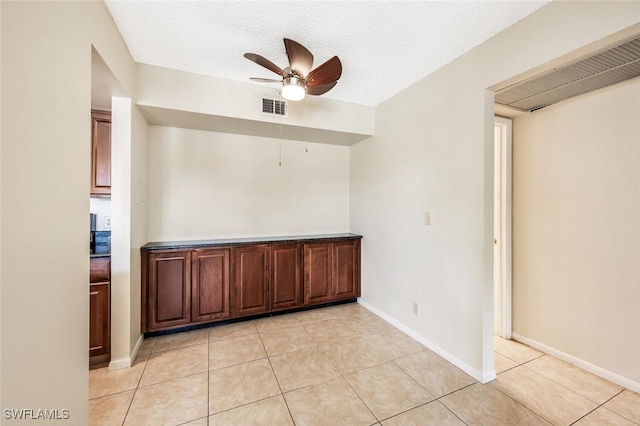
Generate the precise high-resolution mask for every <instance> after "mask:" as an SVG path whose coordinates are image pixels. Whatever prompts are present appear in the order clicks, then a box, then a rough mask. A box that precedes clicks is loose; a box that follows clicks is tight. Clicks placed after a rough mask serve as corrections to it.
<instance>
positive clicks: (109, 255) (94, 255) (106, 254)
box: [89, 253, 111, 259]
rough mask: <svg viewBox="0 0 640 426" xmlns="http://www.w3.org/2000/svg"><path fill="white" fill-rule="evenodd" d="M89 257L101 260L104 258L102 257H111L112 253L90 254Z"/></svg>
mask: <svg viewBox="0 0 640 426" xmlns="http://www.w3.org/2000/svg"><path fill="white" fill-rule="evenodd" d="M89 257H90V258H91V259H99V258H102V257H111V253H98V254H90V255H89Z"/></svg>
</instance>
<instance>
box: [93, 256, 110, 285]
mask: <svg viewBox="0 0 640 426" xmlns="http://www.w3.org/2000/svg"><path fill="white" fill-rule="evenodd" d="M90 265H91V266H90V268H89V282H92V283H99V282H104V281H110V280H111V260H110V259H109V258H97V259H91V264H90Z"/></svg>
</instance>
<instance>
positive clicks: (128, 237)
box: [109, 97, 148, 369]
mask: <svg viewBox="0 0 640 426" xmlns="http://www.w3.org/2000/svg"><path fill="white" fill-rule="evenodd" d="M111 145H112V149H111V155H112V156H111V160H112V164H111V170H112V179H111V182H112V187H111V193H112V195H111V197H112V201H113V203H112V210H113V211H112V224H113V226H112V228H113V230H112V231H111V248H112V249H111V362H110V364H109V368H111V369H117V368H125V367H129V366H131V364H132V363H133V358H134V356H135V351H136V350H137V345H139V344H140V343H141V340H140V338H141V334H140V246H142V245H144V244H146V243H147V242H148V239H147V235H148V222H147V218H148V214H147V213H148V210H147V206H148V125H147V123H146V121H145V120H144V118H143V117H142V115H141V114H140V112H139V111H138V108H137V107H136V106H135V105H133V104H132V102H131V99H129V98H117V97H114V98H113V103H112V126H111ZM139 340H140V341H139Z"/></svg>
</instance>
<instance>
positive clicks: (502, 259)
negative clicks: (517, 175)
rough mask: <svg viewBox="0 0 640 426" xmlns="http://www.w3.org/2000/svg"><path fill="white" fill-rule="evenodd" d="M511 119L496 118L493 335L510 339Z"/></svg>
mask: <svg viewBox="0 0 640 426" xmlns="http://www.w3.org/2000/svg"><path fill="white" fill-rule="evenodd" d="M512 148H513V142H512V121H511V119H509V118H503V117H498V116H496V117H495V120H494V150H495V151H494V256H493V262H494V274H493V303H494V307H493V310H494V316H493V318H494V327H493V329H494V334H495V335H497V336H500V337H502V338H504V339H511V315H512V313H511V300H512V299H511V293H512V288H511V286H512V282H511V250H512V239H511V237H512V235H511V232H512V230H511V222H512V171H513V168H512Z"/></svg>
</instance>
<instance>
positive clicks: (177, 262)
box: [147, 250, 191, 331]
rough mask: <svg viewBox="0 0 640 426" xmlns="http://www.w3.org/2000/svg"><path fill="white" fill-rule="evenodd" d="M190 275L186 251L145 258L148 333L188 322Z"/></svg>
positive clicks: (189, 313)
mask: <svg viewBox="0 0 640 426" xmlns="http://www.w3.org/2000/svg"><path fill="white" fill-rule="evenodd" d="M190 275H191V269H190V259H189V252H188V251H182V250H181V251H173V252H156V253H152V254H150V255H149V277H148V280H149V293H148V294H149V302H148V307H147V309H148V321H149V324H148V325H149V327H148V329H149V331H153V330H156V329H162V328H167V327H172V326H177V325H182V324H188V323H189V322H191V277H190Z"/></svg>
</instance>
